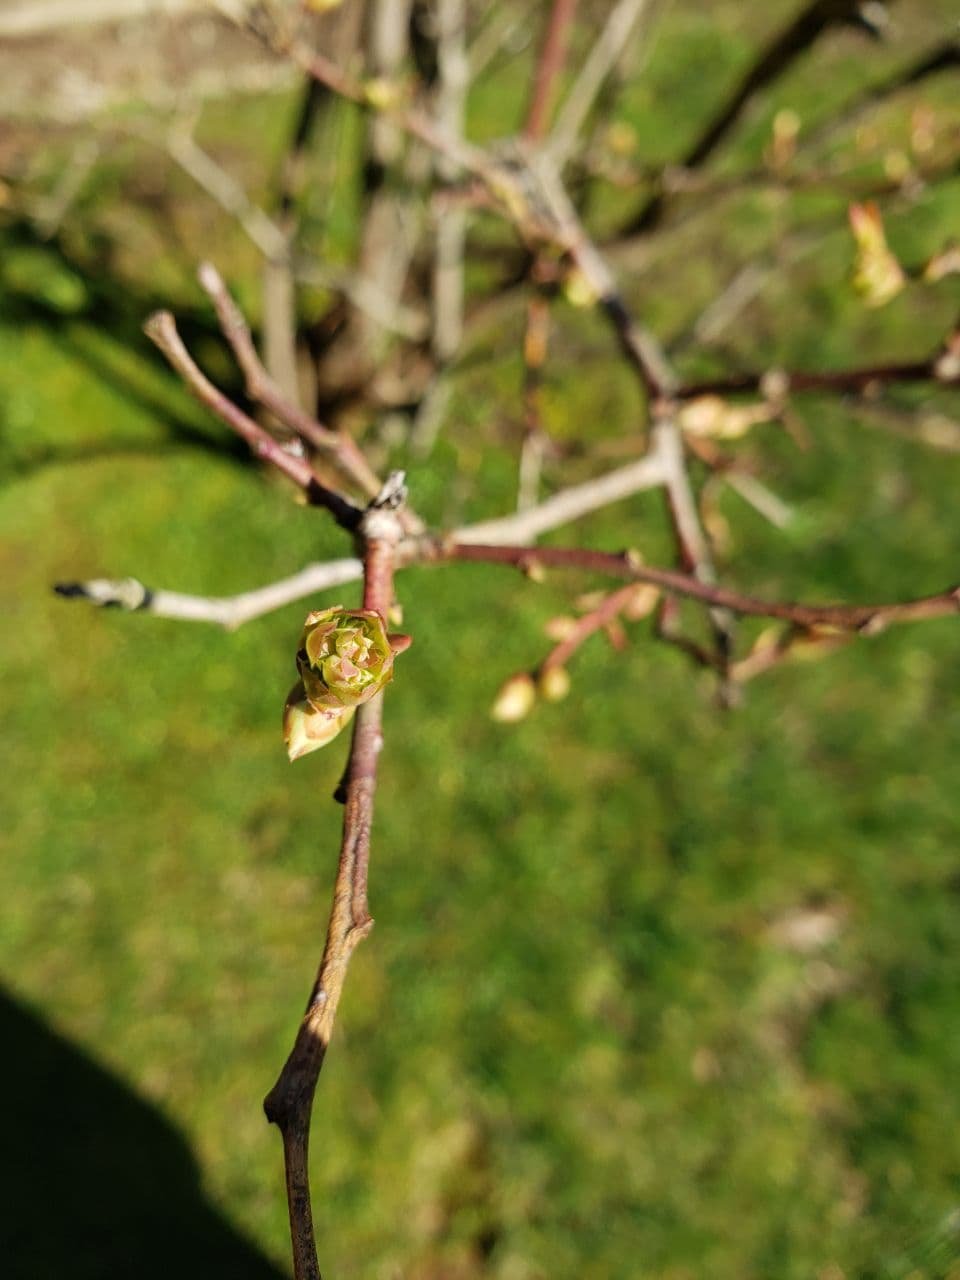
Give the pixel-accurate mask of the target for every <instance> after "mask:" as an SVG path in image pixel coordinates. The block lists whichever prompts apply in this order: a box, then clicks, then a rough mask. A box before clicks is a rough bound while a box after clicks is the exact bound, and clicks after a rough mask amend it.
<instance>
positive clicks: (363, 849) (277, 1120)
mask: <svg viewBox="0 0 960 1280" xmlns="http://www.w3.org/2000/svg"><path fill="white" fill-rule="evenodd" d="M404 496H405V495H404V490H403V488H402V478H401V479H400V480H399V482H396V481H395V480H394V478H391V480H390V481H388V482H387V485H386V486H385V488H384V489H383V490H382V491H381V497H380V498H379V499H378V500H377V501H376V502H375V503H374V504H373V505H372V506H371V507H370V508H369V509H368V510H367V512H366V513H365V514H364V517H363V520H362V522H361V525H360V536H361V538H363V539H364V592H363V604H364V608H366V609H375V610H376V611H377V612H378V613H380V614H381V615H382V616H383V617H384V619H385V618H386V616H387V613H388V610H389V609H390V606H391V604H392V602H393V567H394V555H395V551H396V546H397V543H398V542H399V540H400V538H401V536H402V528H401V525H400V521H399V519H398V516H397V506H398V505H399V504H400V503H402V501H403V497H404ZM382 717H383V695H382V694H377V695H376V697H374V698H372V699H371V701H369V702H366V703H364V704H363V705H362V706H360V707H358V708H357V713H356V717H355V720H354V728H353V739H352V741H351V744H350V755H349V759H348V761H347V768H346V772H345V774H344V779H343V783H342V784H341V787H342V796H343V800H344V806H345V807H344V814H343V838H342V841H341V845H340V860H339V863H338V866H337V878H336V883H335V886H334V891H333V906H332V908H331V912H330V920H329V924H328V926H327V937H326V942H325V944H324V949H323V958H322V959H321V961H320V968H319V970H318V972H317V977H316V980H315V982H314V984H313V989H312V990H311V992H310V999H309V1000H308V1002H307V1008H306V1012H305V1013H304V1015H303V1020H302V1021H301V1023H300V1028H299V1030H298V1032H297V1037H296V1040H295V1041H294V1045H293V1049H292V1050H291V1052H290V1056H289V1057H288V1058H287V1061H286V1062H285V1063H284V1066H283V1070H282V1071H281V1072H280V1076H279V1078H278V1080H277V1082H276V1084H275V1085H274V1086H273V1088H272V1089H271V1090H270V1093H269V1094H268V1095H267V1097H266V1099H265V1100H264V1104H263V1105H264V1111H265V1112H266V1115H267V1119H268V1120H270V1121H271V1122H272V1123H273V1124H276V1125H277V1127H278V1128H279V1129H280V1132H281V1135H282V1137H283V1151H284V1166H285V1169H286V1181H287V1202H288V1209H289V1215H290V1234H291V1239H292V1243H293V1261H294V1276H295V1280H320V1270H319V1264H318V1262H317V1252H316V1243H315V1237H314V1230H313V1217H312V1213H311V1207H310V1181H309V1170H308V1147H309V1139H310V1117H311V1111H312V1108H313V1097H314V1093H315V1091H316V1087H317V1080H318V1078H319V1075H320V1071H321V1069H322V1067H323V1061H324V1057H325V1056H326V1052H327V1047H328V1046H329V1044H330V1039H331V1036H332V1034H333V1026H334V1021H335V1019H336V1014H337V1006H338V1004H339V1001H340V995H341V993H342V990H343V983H344V979H345V977H346V973H347V967H348V965H349V963H350V957H351V956H352V954H353V951H354V948H355V947H356V946H357V944H358V943H359V942H361V941H362V940H363V939H364V938H365V937H366V936H367V934H368V933H369V932H370V930H371V928H372V927H373V920H372V919H371V917H370V912H369V909H368V905H367V874H368V868H369V863H370V831H371V826H372V822H373V800H374V793H375V791H376V785H377V760H378V758H379V755H380V750H381V748H382V746H383V735H382Z"/></svg>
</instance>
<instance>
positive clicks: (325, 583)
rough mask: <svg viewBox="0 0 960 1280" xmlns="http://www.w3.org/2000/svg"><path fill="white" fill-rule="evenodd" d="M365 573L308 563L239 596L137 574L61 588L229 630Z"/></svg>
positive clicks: (357, 566)
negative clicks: (154, 587) (153, 585)
mask: <svg viewBox="0 0 960 1280" xmlns="http://www.w3.org/2000/svg"><path fill="white" fill-rule="evenodd" d="M362 575H363V565H362V564H361V562H360V561H359V560H357V559H354V558H353V557H351V558H349V559H345V560H329V561H327V562H325V563H318V564H308V565H307V567H306V568H305V569H301V570H300V572H299V573H295V574H292V575H291V576H290V577H289V578H281V579H280V580H279V581H278V582H271V583H269V584H268V585H267V586H265V587H258V588H257V589H256V590H255V591H244V592H243V593H242V594H240V595H238V596H189V595H183V594H181V593H180V592H179V591H163V590H158V591H151V590H149V589H148V588H147V587H145V586H144V585H143V583H142V582H138V581H137V579H136V578H121V579H118V580H113V579H108V578H94V579H93V580H92V581H90V582H68V583H61V584H59V585H58V586H57V587H56V588H55V590H56V591H57V594H58V595H62V596H66V597H67V598H74V599H83V600H89V601H90V602H91V603H92V604H96V605H100V606H116V607H118V608H121V609H126V610H128V611H131V612H137V613H150V614H153V616H154V617H155V618H175V619H177V620H178V621H180V622H213V623H216V624H217V625H219V626H221V627H225V628H226V629H227V630H228V631H232V630H234V629H235V628H236V627H239V626H241V625H242V624H243V623H244V622H250V621H252V620H253V619H254V618H259V617H262V615H263V614H265V613H272V612H273V611H274V610H275V609H281V608H282V607H283V606H284V605H286V604H292V603H293V602H294V601H296V600H302V599H303V598H304V597H305V596H309V595H313V594H314V592H316V591H326V590H328V589H329V588H330V587H339V586H342V585H343V584H344V583H345V582H355V581H356V580H357V579H358V578H360V577H362Z"/></svg>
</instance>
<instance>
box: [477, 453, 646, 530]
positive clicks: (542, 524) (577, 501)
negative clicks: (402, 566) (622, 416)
mask: <svg viewBox="0 0 960 1280" xmlns="http://www.w3.org/2000/svg"><path fill="white" fill-rule="evenodd" d="M663 483H664V469H663V462H662V460H661V459H660V458H659V457H658V456H657V455H656V454H652V453H651V454H647V455H646V456H645V457H643V458H639V459H638V460H637V461H636V462H628V463H627V464H626V466H623V467H618V468H617V469H616V470H615V471H608V472H607V473H606V474H605V475H602V476H597V477H596V479H594V480H585V481H584V482H583V484H578V485H572V486H571V487H570V488H568V489H561V491H560V492H559V493H555V494H554V495H553V496H552V497H550V498H547V499H546V500H545V501H544V502H541V503H540V504H539V506H536V507H531V509H530V510H529V511H519V512H517V513H516V514H515V515H510V516H501V517H500V518H499V519H496V520H484V521H482V522H481V523H479V524H472V525H468V526H467V527H466V528H465V529H460V530H459V531H458V532H457V533H456V534H455V535H454V536H455V538H456V541H457V542H458V543H463V544H466V543H474V542H477V543H497V544H499V543H509V542H523V543H530V542H533V541H534V540H535V539H537V538H538V537H539V536H540V535H541V534H542V533H547V532H548V531H549V530H551V529H556V528H558V527H559V526H560V525H564V524H569V523H570V522H571V521H572V520H579V519H580V517H581V516H585V515H588V514H589V513H590V512H591V511H598V510H599V509H600V508H601V507H606V506H609V504H610V503H612V502H619V501H621V500H622V499H623V498H629V497H630V496H631V495H632V494H634V493H640V492H641V491H642V490H644V489H654V488H656V487H657V486H658V485H662V484H663Z"/></svg>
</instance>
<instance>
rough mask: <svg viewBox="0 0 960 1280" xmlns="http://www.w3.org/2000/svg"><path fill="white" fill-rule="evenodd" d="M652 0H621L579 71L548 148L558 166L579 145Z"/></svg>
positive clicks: (559, 115)
mask: <svg viewBox="0 0 960 1280" xmlns="http://www.w3.org/2000/svg"><path fill="white" fill-rule="evenodd" d="M649 4H650V0H619V3H617V4H615V5H614V7H613V9H612V10H611V11H610V14H609V16H608V18H607V21H606V23H605V24H604V27H603V30H602V31H601V32H600V34H599V36H597V39H596V40H595V42H594V45H593V48H592V49H591V50H590V52H589V54H588V55H587V57H586V60H585V61H584V63H583V66H582V67H581V68H580V73H579V75H578V76H577V79H576V80H575V82H574V84H573V87H572V89H571V90H570V92H569V93H568V94H567V97H566V100H565V101H564V103H563V106H562V107H561V109H560V112H559V114H558V117H557V122H556V124H555V125H554V127H553V131H552V132H551V134H550V138H549V140H548V143H547V147H548V149H549V151H550V154H551V156H552V157H553V159H554V161H555V163H557V164H558V165H560V166H562V165H563V164H564V163H565V162H566V161H567V159H568V158H569V156H570V153H571V152H572V151H573V148H574V147H575V146H576V143H577V137H578V135H579V133H580V130H581V129H582V128H583V122H584V121H585V120H586V118H587V116H588V115H589V114H590V111H591V109H592V107H593V104H594V103H595V102H596V99H597V95H598V94H599V92H600V90H601V88H602V87H603V83H604V81H605V80H606V78H607V76H608V75H609V74H610V72H611V70H612V69H613V67H614V65H615V64H616V62H617V61H618V59H619V58H621V57H622V56H623V50H624V47H625V46H626V44H627V42H628V41H629V40H630V37H631V36H632V34H633V32H634V29H635V28H636V26H637V24H638V23H639V21H640V19H641V18H642V17H643V15H644V11H645V10H646V9H647V7H648V6H649Z"/></svg>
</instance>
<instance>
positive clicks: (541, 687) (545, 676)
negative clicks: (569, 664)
mask: <svg viewBox="0 0 960 1280" xmlns="http://www.w3.org/2000/svg"><path fill="white" fill-rule="evenodd" d="M537 690H538V692H539V693H540V696H541V697H542V698H546V700H547V702H562V701H563V699H564V698H565V697H566V696H567V694H568V693H569V692H570V673H569V672H568V671H567V668H566V667H547V668H545V669H544V670H543V671H541V672H540V674H539V676H538V677H537Z"/></svg>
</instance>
